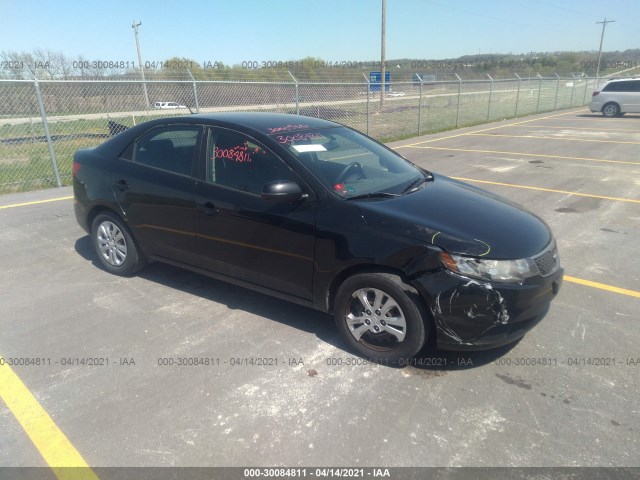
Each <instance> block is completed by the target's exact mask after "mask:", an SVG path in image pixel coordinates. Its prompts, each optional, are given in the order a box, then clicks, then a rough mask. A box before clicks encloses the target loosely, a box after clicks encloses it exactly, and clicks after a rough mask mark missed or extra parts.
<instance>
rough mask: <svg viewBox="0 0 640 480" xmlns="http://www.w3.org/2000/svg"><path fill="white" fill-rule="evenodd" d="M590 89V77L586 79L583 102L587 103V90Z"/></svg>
mask: <svg viewBox="0 0 640 480" xmlns="http://www.w3.org/2000/svg"><path fill="white" fill-rule="evenodd" d="M588 90H589V77H587V79H586V80H585V81H584V97H583V98H582V104H583V105H586V104H587V91H588Z"/></svg>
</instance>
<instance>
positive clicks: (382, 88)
mask: <svg viewBox="0 0 640 480" xmlns="http://www.w3.org/2000/svg"><path fill="white" fill-rule="evenodd" d="M386 12H387V0H382V35H381V40H382V41H381V45H380V75H381V77H382V78H381V81H382V85H380V106H381V107H382V105H384V94H385V88H386V82H385V73H386V72H385V68H384V64H385V58H384V47H385V43H386V33H385V25H386V23H387V18H386V17H387V13H386Z"/></svg>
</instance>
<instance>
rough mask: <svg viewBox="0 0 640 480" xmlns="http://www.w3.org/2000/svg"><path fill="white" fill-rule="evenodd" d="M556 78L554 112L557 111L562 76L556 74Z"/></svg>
mask: <svg viewBox="0 0 640 480" xmlns="http://www.w3.org/2000/svg"><path fill="white" fill-rule="evenodd" d="M555 76H556V77H557V78H556V98H555V100H554V101H553V111H554V112H555V111H556V106H557V105H558V91H559V90H560V75H558V74H557V73H556V74H555Z"/></svg>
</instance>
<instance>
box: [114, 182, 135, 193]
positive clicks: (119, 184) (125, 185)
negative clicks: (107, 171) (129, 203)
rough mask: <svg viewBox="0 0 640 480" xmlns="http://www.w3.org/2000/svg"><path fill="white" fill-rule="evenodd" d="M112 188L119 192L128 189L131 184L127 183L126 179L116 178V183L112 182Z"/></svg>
mask: <svg viewBox="0 0 640 480" xmlns="http://www.w3.org/2000/svg"><path fill="white" fill-rule="evenodd" d="M113 188H117V189H118V190H120V191H121V192H124V191H125V190H128V189H130V188H131V185H129V184H128V183H127V181H126V180H124V179H123V180H118V181H117V182H116V183H114V184H113Z"/></svg>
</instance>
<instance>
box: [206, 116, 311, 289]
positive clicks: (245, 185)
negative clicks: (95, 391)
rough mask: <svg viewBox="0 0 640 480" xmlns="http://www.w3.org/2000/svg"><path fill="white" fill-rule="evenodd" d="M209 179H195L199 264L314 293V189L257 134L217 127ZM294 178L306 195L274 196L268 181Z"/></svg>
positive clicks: (209, 157)
mask: <svg viewBox="0 0 640 480" xmlns="http://www.w3.org/2000/svg"><path fill="white" fill-rule="evenodd" d="M205 157H206V159H205V165H206V175H205V180H206V181H204V182H198V184H197V185H196V203H197V208H196V245H197V250H198V254H199V256H200V262H201V265H202V266H203V267H204V268H207V269H209V270H212V271H215V272H218V273H222V274H224V275H227V276H231V277H234V278H237V279H240V280H243V281H246V282H250V283H252V284H255V285H260V286H265V287H268V288H271V289H273V290H277V291H280V292H284V293H286V294H289V295H294V296H296V297H300V298H304V299H311V297H312V278H313V255H314V245H315V213H314V209H315V197H314V195H313V192H312V191H311V190H310V189H309V188H308V187H307V186H306V185H305V184H304V182H303V181H302V180H301V179H300V178H299V177H298V176H297V175H296V174H295V173H294V172H293V171H292V170H291V168H290V167H289V166H288V165H287V164H286V163H285V162H283V161H282V159H280V158H278V157H277V156H276V155H275V154H274V153H273V152H271V151H269V150H268V149H267V148H265V147H264V146H263V145H261V144H260V143H259V142H257V141H256V140H255V139H253V138H251V137H249V136H247V135H245V134H242V133H240V132H236V131H233V130H229V129H224V128H211V129H209V131H208V143H207V147H206V155H205ZM274 180H294V181H296V182H297V183H298V184H299V185H300V186H301V188H302V189H303V191H305V192H308V198H306V199H304V200H301V201H299V202H296V203H275V202H272V201H267V200H263V199H262V198H261V197H260V192H261V190H262V186H263V185H264V184H265V183H267V182H270V181H274Z"/></svg>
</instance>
